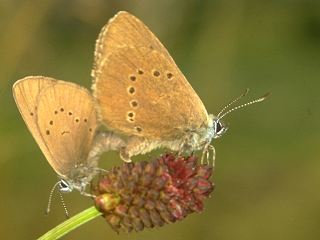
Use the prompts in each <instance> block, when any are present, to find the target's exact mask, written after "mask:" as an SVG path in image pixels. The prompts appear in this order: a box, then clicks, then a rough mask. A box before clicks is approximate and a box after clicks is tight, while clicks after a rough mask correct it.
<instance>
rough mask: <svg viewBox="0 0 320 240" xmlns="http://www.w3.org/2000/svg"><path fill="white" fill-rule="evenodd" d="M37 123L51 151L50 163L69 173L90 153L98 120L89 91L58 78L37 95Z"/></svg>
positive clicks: (58, 171)
mask: <svg viewBox="0 0 320 240" xmlns="http://www.w3.org/2000/svg"><path fill="white" fill-rule="evenodd" d="M37 125H38V128H39V132H40V134H41V136H42V139H43V142H44V144H45V145H46V147H47V149H48V151H49V152H50V155H48V156H46V157H47V160H48V161H49V163H50V165H51V166H52V167H53V168H54V170H55V171H56V172H57V173H58V174H59V175H61V176H67V177H68V174H69V173H70V171H71V170H72V169H73V168H74V167H75V165H79V164H85V165H86V164H87V162H86V161H87V156H88V153H89V150H90V147H91V143H92V139H93V136H94V134H95V130H96V126H97V120H96V112H95V109H94V104H93V100H92V97H91V95H90V93H89V92H88V91H87V90H86V89H84V88H81V87H80V86H78V85H76V84H72V83H67V82H62V81H59V82H58V83H57V84H55V85H54V86H52V87H49V88H46V89H45V90H44V91H42V92H41V94H40V96H39V98H38V109H37Z"/></svg>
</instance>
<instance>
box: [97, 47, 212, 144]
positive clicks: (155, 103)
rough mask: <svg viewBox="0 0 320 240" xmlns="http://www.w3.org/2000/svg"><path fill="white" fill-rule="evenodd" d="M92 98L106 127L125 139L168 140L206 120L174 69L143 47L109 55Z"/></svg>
mask: <svg viewBox="0 0 320 240" xmlns="http://www.w3.org/2000/svg"><path fill="white" fill-rule="evenodd" d="M95 95H96V98H97V99H98V102H99V105H100V111H101V115H102V118H103V120H104V122H105V123H106V125H107V127H109V128H111V129H112V130H114V131H118V132H121V133H124V134H126V135H137V136H142V137H146V138H148V139H162V140H164V139H172V138H175V137H178V136H179V134H183V133H185V131H187V130H190V129H193V128H194V129H197V128H199V127H200V126H202V125H205V124H207V121H208V120H207V117H208V114H207V112H206V109H205V107H204V106H203V104H202V102H201V100H200V98H199V97H198V95H197V94H196V93H195V91H194V90H193V89H192V87H191V86H190V84H189V83H188V82H187V80H186V79H185V77H184V76H183V74H182V73H181V72H180V70H179V69H178V68H177V67H176V66H175V65H173V64H172V63H171V61H170V60H169V59H168V58H167V57H166V55H164V54H163V53H161V52H159V51H156V50H153V49H150V48H146V47H122V48H118V50H117V51H115V52H114V53H112V54H111V55H109V56H108V57H107V58H106V60H105V62H104V64H103V68H102V71H101V76H100V79H99V81H97V82H96V88H95Z"/></svg>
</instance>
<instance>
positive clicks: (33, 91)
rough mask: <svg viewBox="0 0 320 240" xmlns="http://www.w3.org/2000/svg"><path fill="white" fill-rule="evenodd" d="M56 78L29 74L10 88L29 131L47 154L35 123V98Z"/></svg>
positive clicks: (46, 153)
mask: <svg viewBox="0 0 320 240" xmlns="http://www.w3.org/2000/svg"><path fill="white" fill-rule="evenodd" d="M56 82H57V80H55V79H53V78H49V77H42V76H30V77H26V78H23V79H20V80H18V81H17V82H16V83H15V84H14V85H13V88H12V91H13V96H14V99H15V102H16V104H17V106H18V109H19V111H20V113H21V115H22V117H23V120H24V121H25V123H26V125H27V127H28V129H29V131H30V132H31V134H32V136H33V137H34V139H35V140H36V142H37V144H38V145H39V147H40V149H41V150H42V152H43V153H44V154H45V155H46V156H47V155H49V152H48V149H47V147H46V146H45V144H44V142H43V139H42V136H41V134H40V133H39V129H38V126H37V123H36V111H37V98H38V96H39V94H40V92H41V91H42V90H44V89H45V88H47V87H50V86H52V85H54V84H55V83H56Z"/></svg>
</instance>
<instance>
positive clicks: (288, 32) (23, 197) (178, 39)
mask: <svg viewBox="0 0 320 240" xmlns="http://www.w3.org/2000/svg"><path fill="white" fill-rule="evenodd" d="M119 10H127V11H129V12H131V13H133V14H134V15H136V16H138V17H139V18H140V19H142V20H143V21H144V22H145V23H146V25H148V26H149V27H150V29H151V30H152V31H153V32H154V33H155V34H156V35H157V36H158V37H159V38H160V40H161V41H162V42H163V43H164V45H165V46H166V47H167V48H168V50H169V52H170V53H171V54H172V56H173V58H174V59H175V61H176V63H177V64H178V66H179V67H180V68H181V70H182V72H184V74H185V75H186V77H187V79H189V82H190V83H191V85H192V86H193V87H194V89H195V90H196V91H197V93H198V94H199V96H200V97H201V99H202V100H203V102H204V104H205V105H206V107H207V110H208V112H210V113H217V112H218V111H219V110H220V109H221V108H222V107H223V106H224V105H225V104H226V103H227V102H228V101H230V100H232V99H234V98H235V97H236V96H238V95H239V94H240V93H241V92H243V90H244V89H245V88H247V87H248V88H250V89H251V93H250V94H249V97H247V98H246V99H248V100H250V99H252V98H254V97H258V96H260V95H262V94H264V93H265V92H268V91H270V92H272V96H271V97H270V98H269V99H268V100H267V101H265V102H264V103H261V104H257V105H254V106H251V107H249V108H247V109H243V110H241V111H238V112H236V113H234V114H232V115H230V116H228V117H227V119H226V120H225V121H226V122H228V123H229V124H230V129H229V131H228V132H227V134H226V135H225V136H224V137H223V138H221V139H219V140H217V141H216V142H215V147H216V151H217V159H216V171H215V176H214V181H215V183H216V189H215V191H214V193H213V196H212V198H211V199H209V200H207V201H206V206H205V208H206V209H205V211H204V212H203V213H201V214H193V215H190V216H189V217H187V218H186V219H185V220H183V221H181V222H179V223H176V224H171V225H166V226H164V227H162V228H158V229H152V230H145V231H143V232H140V233H131V234H123V233H122V234H120V235H117V234H116V233H115V232H114V231H113V230H111V228H110V227H109V226H108V225H107V223H106V222H105V221H104V220H103V219H102V218H98V219H95V220H94V221H92V222H90V223H88V224H86V225H84V226H82V227H80V228H79V229H77V230H76V231H74V232H72V233H70V234H69V235H67V236H66V237H65V238H64V239H90V238H91V239H152V240H157V239H168V240H169V239H175V240H180V239H181V240H182V239H183V240H188V239H200V240H201V239H237V240H241V239H246V240H248V239H268V240H269V239H291V240H292V239H320V228H319V223H320V191H319V182H320V181H319V180H320V158H319V157H320V150H319V148H320V141H319V140H320V138H319V134H320V131H319V130H320V126H319V125H320V121H319V119H320V118H319V117H320V110H319V103H320V1H317V0H314V1H312V0H309V1H308V0H291V1H289V0H278V1H272V0H271V1H253V0H251V1H250V0H237V1H231V0H230V1H229V0H225V1H223V0H216V1H214V0H212V1H209V0H207V1H199V0H170V1H169V0H163V1H150V0H139V1H138V0H137V1H134V0H131V1H129V0H128V1H125V0H114V1H107V0H52V1H49V0H34V1H28V0H26V1H22V0H21V1H19V0H1V1H0V16H1V17H0V30H1V35H0V103H1V105H0V109H1V113H0V114H1V117H0V150H1V151H0V153H1V154H0V176H1V181H0V184H1V186H0V194H1V204H0V213H1V216H2V217H1V219H0V236H1V239H35V238H36V237H38V236H39V235H41V234H43V233H44V232H46V231H47V230H49V229H51V228H52V227H53V226H55V225H57V224H58V223H60V222H62V221H63V220H64V213H63V209H62V207H61V204H60V202H59V200H58V196H55V199H54V202H53V206H52V212H51V214H50V215H49V216H45V215H44V210H45V207H46V204H47V200H48V194H49V191H50V189H51V187H52V186H53V184H54V183H55V182H56V179H57V177H56V174H55V172H54V171H53V170H52V169H51V167H50V166H49V164H48V163H47V162H46V160H45V159H44V156H43V155H42V153H41V152H40V149H39V148H38V146H37V145H36V143H35V141H34V140H33V138H32V136H31V134H30V133H29V132H28V130H27V128H26V126H25V124H24V122H23V120H22V118H21V116H20V114H19V112H18V110H17V107H16V105H15V103H14V101H13V97H12V92H11V87H12V84H13V83H14V82H15V81H16V80H17V79H19V78H22V77H24V76H27V75H45V76H51V77H55V78H57V79H63V80H67V81H72V82H76V83H79V84H81V85H83V86H86V87H88V88H89V87H90V84H91V77H90V71H91V67H92V60H93V50H94V43H95V39H96V37H97V35H98V33H99V31H100V28H101V27H102V26H103V25H104V24H105V23H106V22H107V21H108V19H109V18H110V17H112V16H113V15H114V14H115V13H116V12H117V11H119ZM158 153H159V152H158ZM158 153H154V154H153V155H157V154H158ZM142 158H143V157H142ZM144 158H146V157H144ZM118 164H120V160H119V157H118V156H117V154H116V153H108V154H105V155H104V156H103V160H102V165H103V166H104V167H106V168H110V167H111V166H113V165H118ZM65 201H66V203H67V205H68V207H69V211H70V213H71V214H72V215H73V214H75V213H77V212H80V211H81V210H83V209H85V208H87V207H89V206H91V205H92V202H91V200H90V199H87V198H85V197H82V196H80V194H79V193H78V192H74V193H72V194H68V195H65Z"/></svg>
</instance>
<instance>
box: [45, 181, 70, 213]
mask: <svg viewBox="0 0 320 240" xmlns="http://www.w3.org/2000/svg"><path fill="white" fill-rule="evenodd" d="M59 184H60V181H59V182H57V183H55V184H54V185H53V187H52V189H51V191H50V195H49V200H48V205H47V209H46V212H45V214H46V215H48V214H49V213H50V210H51V204H52V197H53V192H54V190H55V189H56V187H57V186H58V185H59ZM58 192H59V195H60V200H61V203H62V207H63V209H64V213H65V215H66V217H67V218H69V212H68V209H67V206H66V204H65V202H64V199H63V196H62V194H61V192H60V191H58Z"/></svg>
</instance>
